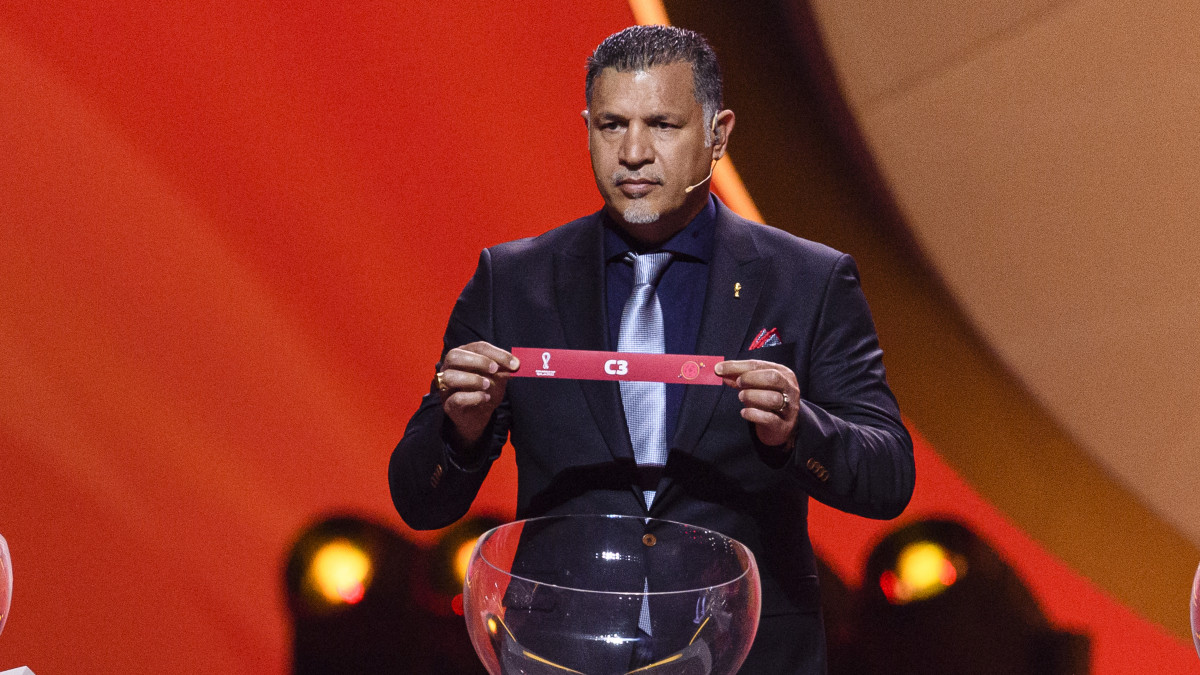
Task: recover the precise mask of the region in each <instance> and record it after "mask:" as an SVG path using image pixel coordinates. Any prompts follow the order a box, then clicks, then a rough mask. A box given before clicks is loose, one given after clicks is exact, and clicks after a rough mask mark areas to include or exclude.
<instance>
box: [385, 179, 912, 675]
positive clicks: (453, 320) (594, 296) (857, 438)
mask: <svg viewBox="0 0 1200 675" xmlns="http://www.w3.org/2000/svg"><path fill="white" fill-rule="evenodd" d="M714 236H715V242H714V255H713V260H712V262H711V265H710V270H709V280H708V288H707V293H706V298H705V303H704V310H703V315H702V318H701V326H700V332H699V336H698V339H697V342H696V353H697V354H701V355H721V356H724V357H725V358H727V359H745V358H757V359H763V360H770V361H774V362H777V363H781V364H784V365H786V366H788V367H789V368H791V369H792V370H793V371H794V372H795V374H796V379H797V381H798V383H799V386H800V391H801V393H802V400H801V402H800V418H799V422H798V423H799V434H798V436H797V439H796V444H795V448H794V449H792V450H791V451H790V452H786V453H785V452H781V451H779V450H778V449H775V448H767V447H764V446H762V445H761V444H760V443H759V442H758V440H757V437H756V436H755V433H754V429H753V427H752V426H751V425H750V424H749V423H747V422H746V421H745V420H743V419H742V418H741V417H740V416H739V413H738V411H739V410H740V409H741V408H742V405H741V403H740V402H739V401H738V399H737V392H736V391H734V390H733V389H731V388H729V387H715V386H692V387H688V388H687V391H686V393H685V394H684V399H683V403H682V407H681V409H680V413H679V420H678V423H677V425H676V433H675V436H674V438H673V439H672V440H671V443H670V455H669V459H668V461H667V464H666V467H665V468H664V474H663V478H662V480H661V482H660V483H659V485H658V495H657V498H656V499H655V501H654V503H653V506H652V508H651V509H650V511H649V512H648V513H647V510H646V507H645V504H644V502H643V501H642V497H641V489H640V488H639V487H637V475H636V465H635V463H634V459H633V449H632V446H631V444H630V440H629V432H628V429H627V427H626V424H625V418H624V414H623V411H622V407H621V397H620V392H619V388H618V386H617V383H616V382H606V381H576V380H535V379H525V378H518V379H513V380H511V381H510V382H509V384H508V390H507V395H506V400H505V402H504V404H503V405H502V406H501V407H500V408H499V409H498V410H497V413H496V415H495V416H494V418H493V425H492V430H491V431H492V432H491V434H490V436H488V438H489V439H490V442H488V443H484V445H485V446H486V447H483V448H478V449H476V450H475V451H474V452H475V454H474V456H473V457H472V456H467V455H462V456H455V457H453V458H452V457H450V453H449V452H448V448H447V446H446V443H445V441H444V440H443V439H444V424H445V423H446V420H445V419H444V416H443V414H442V409H441V403H440V399H439V397H438V396H437V393H436V391H434V390H433V388H432V387H431V391H430V394H429V395H427V396H425V397H424V399H423V401H422V403H421V406H420V408H419V409H418V410H417V412H416V413H415V414H414V415H413V417H412V419H411V421H410V422H409V425H408V428H407V429H406V431H405V434H404V437H403V439H402V440H401V441H400V443H399V445H398V446H397V447H396V450H395V452H394V453H393V455H392V459H391V464H390V467H389V479H390V484H391V492H392V499H393V501H394V502H395V505H396V508H397V509H398V510H399V512H400V515H401V516H402V517H403V518H404V520H405V522H407V523H408V524H409V525H410V526H412V527H415V528H419V529H428V528H438V527H444V526H446V525H449V524H451V523H453V522H454V521H455V520H457V519H458V518H460V517H462V516H463V515H464V514H465V513H466V512H467V510H468V508H469V507H470V505H471V502H472V500H473V499H474V498H475V495H476V493H477V492H478V489H479V486H480V484H481V483H482V481H483V479H484V476H485V475H486V473H487V469H488V467H489V466H490V464H491V461H492V460H493V459H495V457H497V456H498V455H499V452H500V449H501V447H502V446H503V444H504V441H505V439H506V438H507V439H509V440H511V443H512V446H513V448H514V450H515V451H516V460H517V467H518V490H517V492H518V494H517V516H518V518H528V517H534V516H542V515H550V514H569V513H612V514H624V515H649V516H651V517H656V518H663V519H667V520H674V521H681V522H685V523H691V524H694V525H699V526H701V527H706V528H709V529H713V530H717V531H719V532H721V533H723V534H726V535H728V536H731V537H733V538H735V539H737V540H739V541H741V542H742V543H744V544H746V545H747V546H748V547H749V548H750V549H751V550H752V551H753V552H754V554H755V557H756V558H757V561H758V564H759V567H760V571H761V573H762V592H763V610H762V615H763V617H764V621H765V620H766V619H767V618H769V617H771V616H778V615H794V614H809V615H812V616H817V614H816V613H817V610H818V590H817V577H816V565H815V561H814V557H813V552H812V547H811V544H810V542H809V539H808V530H807V514H808V498H809V497H810V496H811V497H814V498H816V499H818V500H820V501H822V502H824V503H826V504H829V505H831V506H833V507H835V508H838V509H841V510H843V511H848V512H851V513H856V514H859V515H863V516H868V517H872V518H891V517H894V516H896V515H898V514H899V513H900V512H901V511H902V510H903V509H904V507H905V505H906V504H907V503H908V500H909V498H910V496H911V494H912V490H913V483H914V475H915V474H914V466H913V456H912V441H911V439H910V438H909V435H908V433H907V431H906V430H905V429H904V426H903V425H902V423H901V420H900V413H899V409H898V407H897V405H896V400H895V398H894V396H893V395H892V393H891V390H890V389H889V388H888V386H887V383H886V381H885V378H884V368H883V361H882V352H881V350H880V348H879V344H878V340H877V338H876V334H875V327H874V324H873V322H872V320H871V315H870V311H869V309H868V308H867V304H866V300H865V298H864V297H863V294H862V291H861V288H860V286H859V280H858V272H857V269H856V267H855V265H854V261H853V260H852V259H851V258H850V257H849V256H847V255H844V254H841V253H838V252H837V251H834V250H833V249H830V248H828V247H826V246H823V245H820V244H816V243H813V242H810V241H806V240H803V239H799V238H797V237H794V236H792V235H790V234H787V233H785V232H783V231H781V230H778V229H775V228H771V227H767V226H764V225H760V224H757V223H753V222H750V221H747V220H745V219H742V218H740V217H738V216H737V215H736V214H734V213H733V212H731V211H730V210H729V209H728V208H726V207H725V206H724V205H723V204H721V203H720V202H719V201H718V202H717V217H716V229H715V235H714ZM602 241H603V238H602V224H601V214H600V213H596V214H592V215H591V216H587V217H584V218H581V219H579V220H575V221H572V222H570V223H567V224H566V225H563V226H561V227H558V228H556V229H553V230H551V231H549V232H547V233H545V234H543V235H541V236H538V237H534V238H530V239H522V240H519V241H513V242H509V243H506V244H501V245H499V246H495V247H492V248H489V249H486V250H484V251H483V253H482V255H481V256H480V259H479V265H478V268H477V269H476V271H475V275H474V277H472V279H471V281H470V282H469V283H468V284H467V286H466V288H465V289H464V290H463V292H462V295H461V296H460V297H459V299H458V302H457V303H456V304H455V307H454V311H453V312H452V314H451V316H450V321H449V325H448V326H447V329H446V335H445V342H444V351H443V356H444V354H445V351H448V350H449V349H451V348H453V347H456V346H460V345H463V344H466V343H469V342H473V341H476V340H484V341H487V342H490V343H491V344H494V345H496V346H498V347H501V348H503V349H510V348H512V347H514V346H516V347H558V348H570V349H590V350H608V351H611V350H613V349H614V348H615V346H614V345H611V344H609V343H608V337H607V332H608V331H607V325H608V324H607V319H606V317H605V302H604V280H603V274H604V261H603V259H602V251H603V245H602ZM735 283H738V284H741V286H740V289H741V290H740V292H739V293H738V294H737V296H738V297H735V294H734V284H735ZM763 328H777V329H778V335H779V336H780V338H781V339H782V341H783V344H780V345H777V346H773V347H765V348H759V349H755V350H753V351H748V348H749V346H750V343H751V341H753V339H754V338H755V336H756V334H757V333H758V332H759V331H760V330H761V329H763ZM818 619H819V617H818ZM768 632H770V631H768ZM760 637H762V636H761V635H760ZM759 642H762V640H761V639H760V640H759ZM820 648H821V649H822V650H823V644H822V645H821V646H820ZM773 649H774V647H773V646H771V645H767V644H762V645H760V644H757V643H756V646H755V651H756V652H760V651H761V652H763V653H766V654H770V653H771V651H772V650H773ZM822 658H823V657H822ZM760 672H767V671H760ZM779 672H799V671H790V670H787V671H779ZM805 672H807V671H805Z"/></svg>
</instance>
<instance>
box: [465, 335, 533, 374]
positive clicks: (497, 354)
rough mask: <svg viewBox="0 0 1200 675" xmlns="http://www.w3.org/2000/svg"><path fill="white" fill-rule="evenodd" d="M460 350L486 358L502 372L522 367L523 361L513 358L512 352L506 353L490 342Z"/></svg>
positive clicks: (469, 345) (476, 343)
mask: <svg viewBox="0 0 1200 675" xmlns="http://www.w3.org/2000/svg"><path fill="white" fill-rule="evenodd" d="M459 349H462V350H465V351H468V352H474V353H476V354H479V355H481V356H484V357H486V358H488V359H490V360H491V361H492V362H494V363H495V364H496V365H498V366H500V368H501V369H502V370H510V371H512V370H516V369H517V368H520V367H521V361H520V360H519V359H518V358H517V357H515V356H513V355H512V353H511V352H507V351H504V350H503V349H500V348H499V347H497V346H495V345H493V344H491V343H488V342H472V343H471V344H468V345H463V346H462V347H459Z"/></svg>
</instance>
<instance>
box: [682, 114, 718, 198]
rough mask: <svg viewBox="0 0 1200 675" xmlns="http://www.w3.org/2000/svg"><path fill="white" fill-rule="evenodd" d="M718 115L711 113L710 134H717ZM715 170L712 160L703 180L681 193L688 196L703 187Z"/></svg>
mask: <svg viewBox="0 0 1200 675" xmlns="http://www.w3.org/2000/svg"><path fill="white" fill-rule="evenodd" d="M719 114H720V113H713V121H712V133H714V134H715V133H717V115H719ZM715 168H717V160H715V159H714V160H713V161H712V164H709V165H708V175H707V176H705V177H704V180H702V181H700V182H699V183H696V184H695V185H689V186H687V187H685V188H683V193H684V194H688V193H689V192H691V191H692V190H695V189H696V188H698V187H700V186H701V185H704V184H705V183H707V182H708V180H709V179H710V178H712V175H713V169H715Z"/></svg>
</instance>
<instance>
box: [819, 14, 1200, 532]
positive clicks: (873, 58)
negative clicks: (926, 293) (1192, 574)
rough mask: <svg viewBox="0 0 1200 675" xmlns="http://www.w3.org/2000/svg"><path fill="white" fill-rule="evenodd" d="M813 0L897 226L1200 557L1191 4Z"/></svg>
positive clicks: (1012, 358) (1198, 62)
mask: <svg viewBox="0 0 1200 675" xmlns="http://www.w3.org/2000/svg"><path fill="white" fill-rule="evenodd" d="M863 7H864V6H863V5H856V4H854V3H845V2H838V1H837V0H819V1H817V2H815V11H816V14H817V15H818V17H819V20H820V22H821V25H822V30H823V31H824V35H825V37H826V40H827V42H828V45H829V51H830V54H831V55H832V57H833V59H834V61H835V67H836V69H837V71H838V76H839V78H840V81H841V86H842V87H843V89H844V91H845V92H846V94H847V99H848V100H849V101H850V103H851V106H852V108H853V110H854V113H855V116H856V118H857V120H858V123H859V125H860V128H861V130H862V133H863V135H864V136H865V138H866V140H867V142H868V144H869V146H870V148H871V150H872V153H873V155H874V157H875V160H876V161H877V162H878V164H879V166H880V168H881V170H882V172H883V174H884V175H885V177H886V179H887V181H888V183H889V187H890V188H891V190H892V192H893V195H894V196H895V198H896V199H897V201H898V202H899V203H900V206H901V208H902V209H903V211H904V213H905V215H906V218H907V220H908V223H909V225H910V227H911V228H912V230H913V233H914V236H915V237H916V238H917V240H918V242H919V243H920V245H921V246H922V248H923V250H924V251H925V252H926V255H927V256H928V257H929V259H930V260H931V261H932V263H933V265H934V266H935V267H936V269H937V270H938V272H939V273H940V274H941V275H942V277H943V279H944V281H945V283H946V285H947V287H948V288H949V289H950V290H951V292H952V293H953V294H954V295H955V297H956V298H957V300H958V302H959V304H960V305H961V307H962V308H963V310H964V311H965V312H966V314H967V315H968V316H969V317H970V319H971V320H972V322H973V323H974V324H975V326H976V328H977V329H978V330H979V332H980V333H981V334H982V335H983V336H984V338H985V339H986V340H987V341H988V343H989V344H990V345H991V346H992V348H993V349H994V351H995V352H996V353H997V354H998V355H999V356H1000V358H1001V359H1002V360H1003V361H1004V363H1005V364H1006V365H1007V367H1008V368H1010V369H1011V370H1012V371H1013V372H1014V373H1015V374H1016V375H1017V376H1018V377H1019V378H1020V380H1021V381H1022V382H1024V383H1025V385H1026V386H1027V387H1028V389H1029V390H1030V391H1031V392H1032V393H1033V394H1034V395H1035V396H1036V397H1037V398H1038V400H1039V401H1040V402H1041V403H1042V405H1043V406H1044V407H1045V408H1046V409H1047V410H1049V411H1050V412H1051V414H1053V415H1054V416H1055V418H1056V419H1057V420H1058V421H1059V423H1060V424H1061V425H1062V426H1063V427H1064V428H1065V429H1066V430H1067V431H1068V432H1069V433H1070V434H1071V435H1072V436H1073V437H1074V438H1075V440H1076V441H1077V442H1078V444H1079V445H1080V446H1081V447H1082V448H1083V449H1084V450H1085V451H1087V452H1088V453H1089V454H1091V455H1092V457H1093V458H1094V459H1095V460H1096V461H1097V462H1098V464H1099V465H1100V466H1102V467H1104V468H1105V469H1106V470H1107V471H1108V472H1109V473H1110V475H1112V476H1114V477H1115V478H1116V479H1117V480H1118V481H1119V482H1121V483H1122V484H1123V485H1125V486H1126V487H1127V488H1128V489H1129V490H1130V491H1131V492H1133V493H1134V494H1135V495H1136V496H1137V497H1138V499H1139V500H1141V501H1142V502H1144V503H1145V504H1146V505H1147V506H1148V507H1149V508H1150V509H1151V510H1152V511H1154V512H1155V513H1156V514H1157V515H1158V516H1159V517H1161V518H1162V519H1163V520H1164V521H1166V522H1168V523H1170V524H1171V525H1172V526H1173V527H1174V528H1175V529H1176V530H1178V531H1179V532H1181V533H1182V534H1183V535H1184V536H1185V537H1187V538H1188V539H1189V540H1190V541H1191V542H1192V543H1193V544H1194V545H1200V500H1197V499H1196V498H1195V495H1196V492H1197V486H1200V461H1197V459H1196V448H1197V447H1200V406H1198V403H1200V381H1197V378H1196V377H1195V374H1196V373H1197V372H1198V367H1200V355H1198V353H1197V349H1196V346H1197V335H1198V334H1200V293H1198V291H1200V234H1197V228H1196V227H1195V224H1194V222H1193V221H1194V220H1195V219H1196V217H1197V214H1200V163H1198V162H1197V158H1198V157H1200V117H1198V116H1197V112H1196V101H1200V50H1198V49H1196V40H1195V29H1194V27H1195V26H1196V25H1198V24H1200V5H1196V4H1195V3H1191V2H1186V1H1172V0H1159V1H1157V2H1146V3H1137V4H1128V3H1116V2H1101V1H1097V0H1093V1H1078V2H1062V3H1049V2H1037V1H1033V0H1029V1H1026V2H999V1H998V0H993V1H991V2H983V3H974V2H957V3H940V2H939V3H934V2H932V1H929V2H903V1H900V0H895V1H891V2H886V3H883V4H880V3H872V4H871V5H870V13H869V14H868V13H867V10H865V9H864V8H863Z"/></svg>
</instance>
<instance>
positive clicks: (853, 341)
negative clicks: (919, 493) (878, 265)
mask: <svg viewBox="0 0 1200 675" xmlns="http://www.w3.org/2000/svg"><path fill="white" fill-rule="evenodd" d="M806 380H807V382H803V383H801V385H800V386H801V389H802V391H801V397H802V400H801V402H800V416H799V419H798V420H797V424H798V434H797V437H796V445H795V448H794V449H793V451H792V452H791V454H790V455H789V457H788V461H789V462H790V463H791V464H792V468H793V471H794V472H795V473H796V474H797V475H799V476H801V479H802V480H804V481H805V482H806V484H807V487H808V491H809V493H810V494H811V495H812V496H814V497H815V498H817V499H818V500H820V501H821V502H824V503H826V504H828V505H830V506H833V507H834V508H837V509H840V510H843V511H848V512H850V513H855V514H858V515H861V516H867V517H871V518H894V517H896V516H898V515H900V513H901V512H902V511H903V510H904V507H905V506H907V504H908V501H909V499H910V498H911V497H912V492H913V486H914V483H915V475H916V472H915V466H914V462H913V451H912V439H911V437H910V436H909V434H908V431H907V430H906V429H905V428H904V424H903V422H902V421H901V418H900V410H899V407H898V405H897V403H896V399H895V397H894V396H893V395H892V391H891V389H890V388H889V387H888V385H887V380H886V378H885V376H884V368H883V352H882V350H881V349H880V347H879V340H878V337H877V336H876V333H875V325H874V322H873V321H872V319H871V312H870V310H869V309H868V307H867V301H866V298H865V297H864V296H863V292H862V288H861V286H860V284H859V277H858V269H857V267H856V266H855V264H854V260H853V259H852V258H851V257H850V256H848V255H843V256H841V258H839V260H838V261H837V263H836V264H835V265H834V267H833V270H832V273H831V275H830V277H829V280H828V288H827V290H826V292H825V294H824V302H823V306H822V307H821V310H820V313H819V315H818V319H817V324H816V327H815V335H814V339H813V343H812V352H811V357H810V366H809V369H808V377H807V378H806ZM806 386H807V390H805V387H806Z"/></svg>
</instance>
